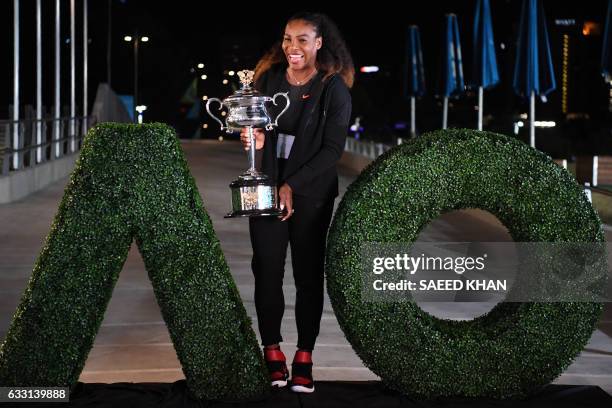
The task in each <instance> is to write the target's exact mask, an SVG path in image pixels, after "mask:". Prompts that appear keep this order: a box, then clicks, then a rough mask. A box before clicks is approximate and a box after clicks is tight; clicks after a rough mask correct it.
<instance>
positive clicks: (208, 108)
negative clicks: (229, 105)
mask: <svg viewBox="0 0 612 408" xmlns="http://www.w3.org/2000/svg"><path fill="white" fill-rule="evenodd" d="M211 102H219V110H221V108H223V102H221V100H220V99H217V98H210V99H209V100H208V101H206V112H208V114H209V115H210V116H211V117H212V118H213V119H214V120H216V121H217V122H219V125H221V130H225V129H226V128H227V126H225V125H224V124H223V122H221V120H220V119H219V118H218V117H216V116H215V115H213V114H212V112H211V111H210V103H211Z"/></svg>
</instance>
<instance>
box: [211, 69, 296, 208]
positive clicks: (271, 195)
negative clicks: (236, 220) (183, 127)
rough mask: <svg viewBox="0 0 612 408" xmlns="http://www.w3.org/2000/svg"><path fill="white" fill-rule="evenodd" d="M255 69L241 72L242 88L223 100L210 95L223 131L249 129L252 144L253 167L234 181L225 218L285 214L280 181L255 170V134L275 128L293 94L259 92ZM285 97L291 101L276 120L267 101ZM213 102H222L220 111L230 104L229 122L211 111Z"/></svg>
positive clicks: (251, 160) (251, 159)
mask: <svg viewBox="0 0 612 408" xmlns="http://www.w3.org/2000/svg"><path fill="white" fill-rule="evenodd" d="M254 74H255V73H254V72H253V71H248V70H243V71H240V72H238V76H239V78H240V82H241V83H242V88H241V89H239V90H237V91H236V92H234V93H233V94H232V95H230V96H228V97H227V98H225V99H224V100H223V101H221V100H219V99H217V98H210V99H209V100H208V101H207V102H206V112H208V114H209V115H210V116H211V117H212V118H213V119H214V120H216V121H217V122H219V124H220V125H221V130H222V131H223V130H225V131H226V132H227V133H232V132H236V131H238V132H239V131H240V130H242V128H245V127H246V128H247V129H248V133H249V140H250V141H251V147H250V150H249V164H250V167H249V169H248V170H246V171H245V172H244V173H242V174H241V175H240V176H238V178H237V179H236V180H234V181H232V182H231V183H230V188H231V190H232V211H231V212H230V213H228V214H227V215H226V216H225V218H233V217H252V216H271V215H281V214H282V211H281V210H280V209H279V208H278V194H277V191H276V184H275V183H274V182H273V181H272V180H270V179H269V177H268V176H266V175H265V174H263V173H260V172H258V171H257V169H255V137H254V133H253V129H254V128H265V129H266V130H272V129H273V128H275V127H276V126H278V118H280V117H281V116H282V115H283V114H284V113H285V112H286V111H287V109H288V108H289V96H288V95H287V92H279V93H277V94H275V95H274V96H273V97H269V96H266V95H262V94H261V93H260V92H259V91H257V90H256V89H254V88H252V87H251V83H252V82H253V75H254ZM279 96H283V97H285V100H286V101H287V104H286V106H285V108H284V109H283V110H282V111H281V112H280V113H279V114H278V115H277V116H276V119H275V120H274V121H272V119H270V116H269V115H268V112H267V110H266V105H265V104H266V103H267V102H272V103H273V104H274V105H276V98H277V97H279ZM212 102H218V103H219V110H221V109H222V108H223V106H225V107H227V109H228V114H227V118H226V119H225V124H224V123H223V122H221V120H220V119H219V118H217V117H216V116H215V115H213V114H212V113H211V111H210V104H211V103H212Z"/></svg>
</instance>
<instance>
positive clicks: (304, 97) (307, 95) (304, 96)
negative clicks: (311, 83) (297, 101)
mask: <svg viewBox="0 0 612 408" xmlns="http://www.w3.org/2000/svg"><path fill="white" fill-rule="evenodd" d="M308 98H310V94H306V95H302V99H308Z"/></svg>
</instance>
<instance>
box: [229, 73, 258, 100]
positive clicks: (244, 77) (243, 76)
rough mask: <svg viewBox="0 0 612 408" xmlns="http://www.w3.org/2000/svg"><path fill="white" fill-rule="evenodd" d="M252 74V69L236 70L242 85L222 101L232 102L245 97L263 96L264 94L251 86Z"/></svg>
mask: <svg viewBox="0 0 612 408" xmlns="http://www.w3.org/2000/svg"><path fill="white" fill-rule="evenodd" d="M254 75H255V72H254V71H249V70H247V69H245V70H242V71H238V77H239V78H240V83H241V84H242V87H241V88H240V89H239V90H237V91H236V92H234V93H233V94H232V95H230V96H228V97H227V98H225V100H224V101H223V102H224V103H232V102H240V101H243V100H244V99H247V98H248V99H252V98H265V96H264V95H263V94H262V93H261V92H259V91H258V90H257V89H255V88H253V87H252V86H251V83H252V82H253V76H254Z"/></svg>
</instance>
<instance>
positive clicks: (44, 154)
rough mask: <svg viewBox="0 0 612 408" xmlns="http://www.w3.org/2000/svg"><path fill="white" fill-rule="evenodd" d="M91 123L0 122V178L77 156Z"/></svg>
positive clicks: (73, 120) (65, 119)
mask: <svg viewBox="0 0 612 408" xmlns="http://www.w3.org/2000/svg"><path fill="white" fill-rule="evenodd" d="M92 122H93V121H92V117H91V116H79V117H63V118H59V119H56V118H49V119H22V120H19V121H13V120H0V177H3V176H8V174H9V173H10V172H15V171H20V170H23V169H27V168H31V167H34V166H37V165H39V164H42V163H45V162H48V161H51V160H56V159H59V158H61V157H63V156H66V155H70V154H73V153H75V152H78V151H79V150H80V149H81V144H82V141H83V137H84V136H85V134H86V133H87V130H88V129H89V127H90V126H91V125H92V124H93V123H92ZM15 146H17V147H15Z"/></svg>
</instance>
